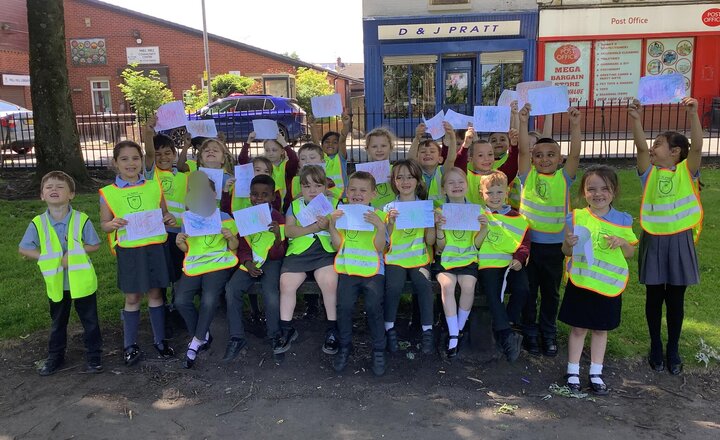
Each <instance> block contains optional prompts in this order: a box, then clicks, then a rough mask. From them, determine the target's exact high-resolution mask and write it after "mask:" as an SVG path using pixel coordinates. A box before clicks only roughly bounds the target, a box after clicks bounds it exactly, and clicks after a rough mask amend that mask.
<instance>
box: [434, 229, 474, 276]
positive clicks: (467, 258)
mask: <svg viewBox="0 0 720 440" xmlns="http://www.w3.org/2000/svg"><path fill="white" fill-rule="evenodd" d="M456 233H461V234H462V235H460V237H459V238H458V237H456V236H455V234H456ZM477 234H478V232H474V231H452V230H445V247H444V248H443V251H442V254H441V255H440V264H441V265H442V267H443V268H445V269H453V268H456V267H465V266H468V265H470V264H472V263H477V256H478V250H477V248H476V247H475V236H476V235H477Z"/></svg>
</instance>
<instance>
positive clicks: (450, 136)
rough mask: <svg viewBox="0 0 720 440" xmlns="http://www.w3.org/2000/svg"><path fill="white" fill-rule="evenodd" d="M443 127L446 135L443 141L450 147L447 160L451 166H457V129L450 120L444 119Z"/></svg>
mask: <svg viewBox="0 0 720 440" xmlns="http://www.w3.org/2000/svg"><path fill="white" fill-rule="evenodd" d="M443 128H444V129H445V137H444V138H443V143H444V144H445V145H447V147H448V154H447V157H446V158H445V162H443V163H447V164H450V166H451V167H452V166H455V158H456V157H457V138H456V137H455V129H454V128H453V126H452V125H450V123H449V122H447V121H443Z"/></svg>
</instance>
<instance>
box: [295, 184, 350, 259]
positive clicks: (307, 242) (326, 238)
mask: <svg viewBox="0 0 720 440" xmlns="http://www.w3.org/2000/svg"><path fill="white" fill-rule="evenodd" d="M330 202H331V203H332V204H333V207H337V204H338V201H337V200H335V199H331V200H330ZM290 206H291V207H292V212H293V215H294V216H295V224H296V225H297V226H300V222H299V221H298V219H297V215H298V213H299V212H300V211H301V210H302V209H303V208H305V206H306V203H305V199H303V198H302V197H300V198H299V199H295V200H293V201H292V204H291V205H290ZM315 239H318V240H320V244H321V245H322V247H323V249H325V252H330V253H335V248H334V247H333V245H332V240H331V239H330V233H329V232H328V231H318V232H316V233H315V234H306V235H302V236H300V237H295V238H288V248H287V251H285V255H286V256H287V255H300V254H302V253H303V252H305V251H306V250H308V249H309V248H310V246H312V244H313V243H314V242H315Z"/></svg>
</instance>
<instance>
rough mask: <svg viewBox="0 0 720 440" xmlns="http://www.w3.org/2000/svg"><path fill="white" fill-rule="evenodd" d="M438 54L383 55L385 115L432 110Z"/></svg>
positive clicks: (416, 114) (414, 114) (429, 112)
mask: <svg viewBox="0 0 720 440" xmlns="http://www.w3.org/2000/svg"><path fill="white" fill-rule="evenodd" d="M436 63H437V57H435V56H420V57H386V58H384V59H383V64H384V66H383V90H384V96H383V111H384V114H385V117H386V118H408V117H420V116H422V115H425V116H432V115H434V114H435V70H436Z"/></svg>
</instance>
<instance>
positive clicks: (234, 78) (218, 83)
mask: <svg viewBox="0 0 720 440" xmlns="http://www.w3.org/2000/svg"><path fill="white" fill-rule="evenodd" d="M253 83H255V80H254V79H252V78H248V77H247V76H240V75H234V74H232V73H224V74H222V75H218V76H216V77H215V78H213V80H212V81H211V82H210V86H211V87H212V93H213V97H214V98H225V97H226V96H229V95H230V94H232V93H245V92H246V91H247V89H249V88H250V86H252V85H253Z"/></svg>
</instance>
